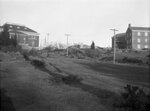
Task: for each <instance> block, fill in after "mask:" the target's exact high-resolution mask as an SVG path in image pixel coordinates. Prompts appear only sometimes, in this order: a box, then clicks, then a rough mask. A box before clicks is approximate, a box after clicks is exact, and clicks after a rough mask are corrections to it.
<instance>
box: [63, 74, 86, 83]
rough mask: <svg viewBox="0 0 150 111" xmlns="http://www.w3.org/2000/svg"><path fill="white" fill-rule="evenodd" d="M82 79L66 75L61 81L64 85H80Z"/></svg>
mask: <svg viewBox="0 0 150 111" xmlns="http://www.w3.org/2000/svg"><path fill="white" fill-rule="evenodd" d="M82 80H83V79H82V78H80V77H78V76H77V75H68V76H66V77H63V78H62V81H63V82H65V83H67V84H68V83H80V82H81V81H82Z"/></svg>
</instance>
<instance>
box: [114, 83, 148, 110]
mask: <svg viewBox="0 0 150 111" xmlns="http://www.w3.org/2000/svg"><path fill="white" fill-rule="evenodd" d="M121 96H122V101H119V103H118V104H117V107H119V108H121V109H124V110H123V111H149V110H150V101H149V99H150V94H146V93H145V92H144V91H143V89H140V88H139V87H137V86H131V85H127V86H126V87H124V92H123V93H122V94H121Z"/></svg>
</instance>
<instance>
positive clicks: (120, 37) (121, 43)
mask: <svg viewBox="0 0 150 111" xmlns="http://www.w3.org/2000/svg"><path fill="white" fill-rule="evenodd" d="M125 36H126V33H119V34H116V35H115V40H116V48H118V49H125V48H126V41H125ZM112 48H114V36H113V37H112Z"/></svg>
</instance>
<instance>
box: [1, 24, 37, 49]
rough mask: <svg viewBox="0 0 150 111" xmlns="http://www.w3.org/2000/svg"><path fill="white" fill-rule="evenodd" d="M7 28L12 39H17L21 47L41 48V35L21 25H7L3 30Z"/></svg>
mask: <svg viewBox="0 0 150 111" xmlns="http://www.w3.org/2000/svg"><path fill="white" fill-rule="evenodd" d="M4 27H7V28H8V31H9V36H10V38H13V37H15V36H16V37H17V42H18V44H19V45H24V46H29V47H39V33H37V32H36V31H34V30H32V29H30V28H28V27H26V26H24V25H19V24H14V23H5V24H4V25H3V26H2V28H4Z"/></svg>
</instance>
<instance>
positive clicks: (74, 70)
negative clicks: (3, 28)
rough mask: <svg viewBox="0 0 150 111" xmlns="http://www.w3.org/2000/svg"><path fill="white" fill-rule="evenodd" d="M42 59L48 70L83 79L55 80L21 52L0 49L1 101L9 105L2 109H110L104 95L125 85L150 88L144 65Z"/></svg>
mask: <svg viewBox="0 0 150 111" xmlns="http://www.w3.org/2000/svg"><path fill="white" fill-rule="evenodd" d="M43 61H45V62H46V68H47V69H49V70H50V71H51V73H53V74H56V73H58V74H60V75H69V74H73V75H78V76H79V77H81V78H83V81H82V82H81V83H80V84H75V85H74V84H73V85H69V84H63V83H55V82H54V81H52V78H53V77H52V74H50V73H47V72H44V71H42V70H40V69H38V68H36V67H34V66H33V65H32V64H30V62H29V61H25V60H24V58H23V57H22V56H21V55H20V54H13V53H3V52H0V72H1V73H0V80H1V84H0V88H1V96H2V95H3V97H4V96H5V98H3V99H1V102H3V103H4V104H3V105H4V106H5V107H7V105H6V104H10V105H9V108H8V107H7V108H5V107H4V110H3V111H107V110H108V111H110V110H109V108H108V107H107V104H109V102H108V101H109V99H105V98H108V97H109V96H111V95H112V94H113V93H118V92H120V91H121V90H122V89H123V87H124V86H125V85H126V84H133V85H139V86H140V87H143V88H144V89H145V90H148V91H149V86H150V83H149V73H148V72H149V68H148V67H146V66H144V67H142V66H132V65H120V64H117V65H113V64H110V63H103V62H96V61H93V60H91V61H90V60H80V59H72V58H67V57H59V58H58V57H57V58H55V57H53V58H45V59H44V58H43ZM3 90H4V91H3ZM106 94H107V96H106ZM99 98H101V99H99ZM102 99H103V100H102ZM106 101H107V102H106ZM110 102H111V101H110ZM105 103H107V104H105ZM12 109H13V110H12Z"/></svg>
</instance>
